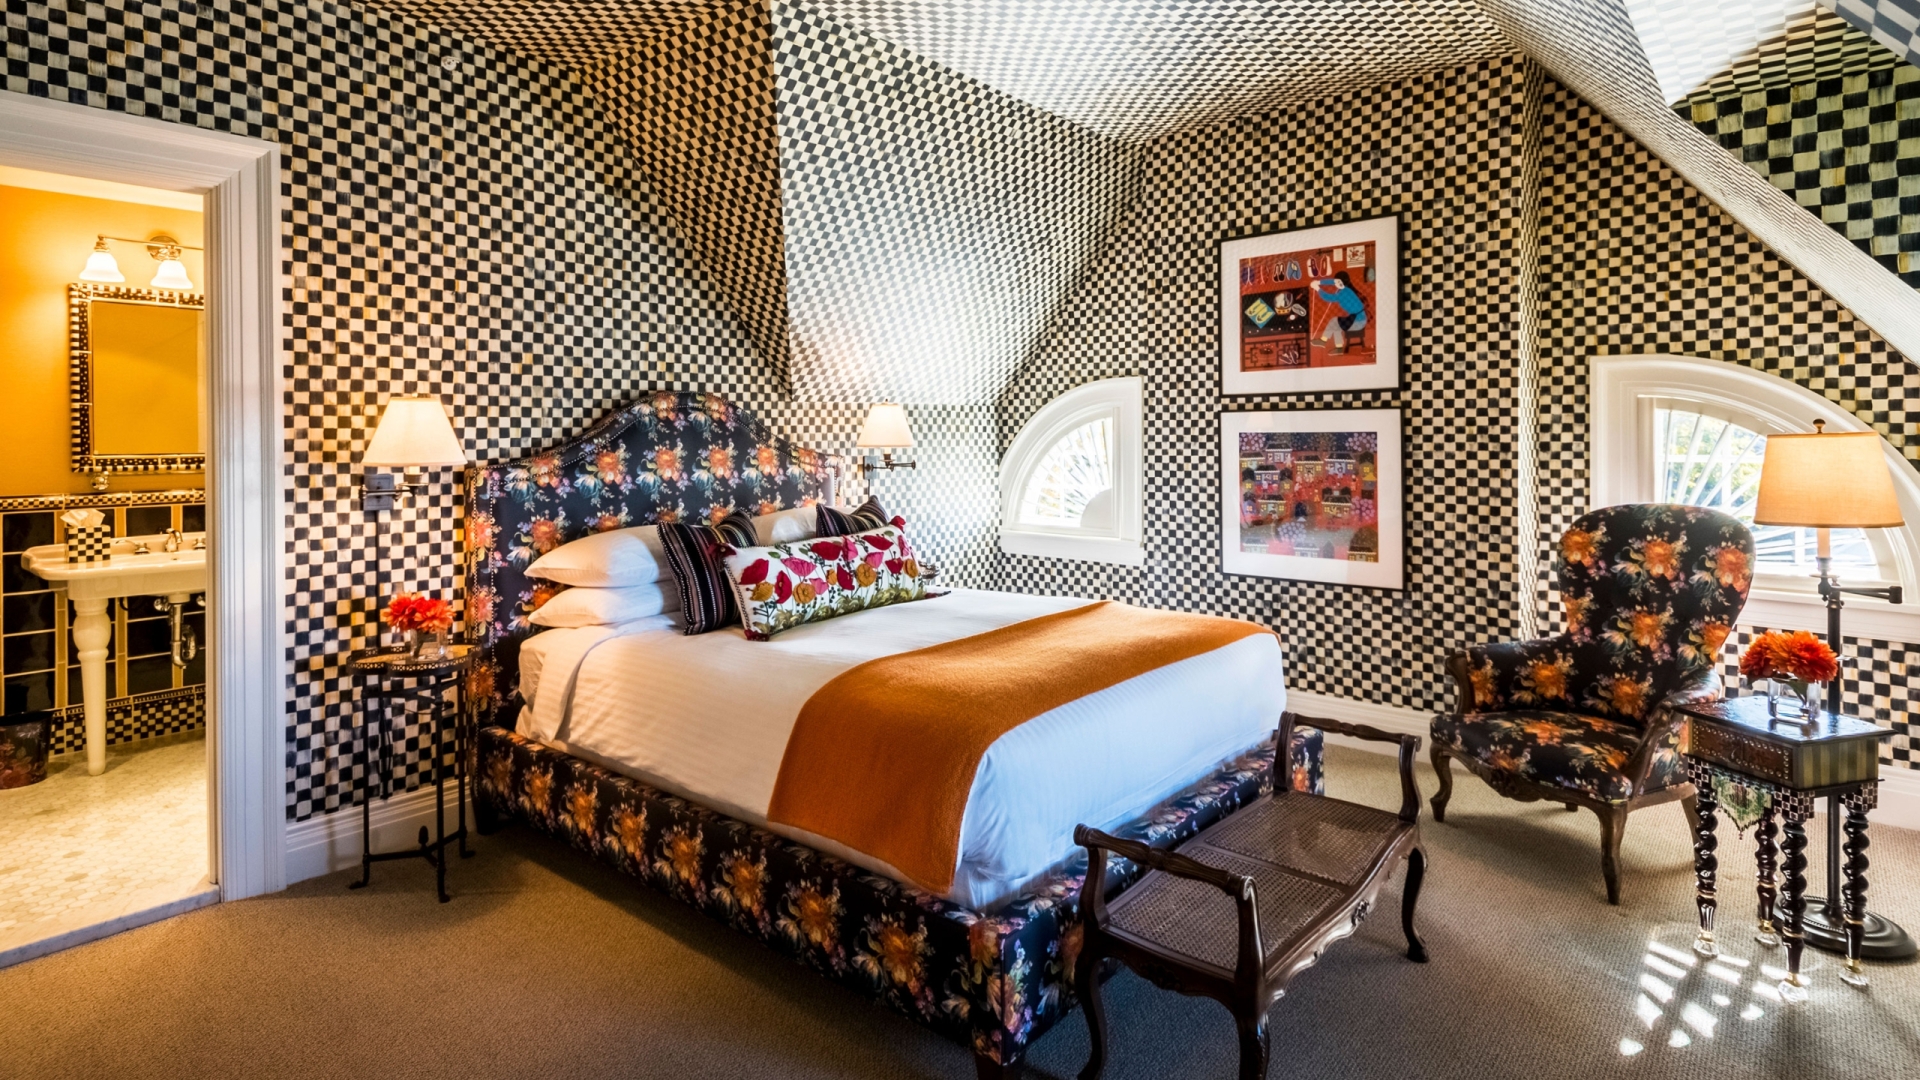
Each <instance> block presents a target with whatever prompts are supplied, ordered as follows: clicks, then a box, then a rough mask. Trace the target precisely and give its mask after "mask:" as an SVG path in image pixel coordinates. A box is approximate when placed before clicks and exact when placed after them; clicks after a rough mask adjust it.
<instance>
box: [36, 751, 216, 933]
mask: <svg viewBox="0 0 1920 1080" xmlns="http://www.w3.org/2000/svg"><path fill="white" fill-rule="evenodd" d="M206 876H207V741H206V732H205V731H204V730H202V731H195V732H189V733H186V734H182V735H174V736H168V737H166V738H164V739H153V740H149V741H146V742H141V743H135V744H130V745H127V746H118V747H113V748H111V749H109V750H108V751H107V771H106V772H105V773H103V774H102V775H100V776H89V775H88V774H87V762H86V755H85V754H69V755H64V756H62V757H59V758H56V759H54V760H53V762H52V763H51V764H50V765H49V766H48V769H47V779H46V780H45V781H43V782H41V783H38V784H34V785H32V786H31V787H24V788H16V789H13V790H10V791H0V956H4V955H7V954H8V953H10V952H14V951H16V950H19V949H20V948H21V947H23V946H27V945H30V944H32V943H34V942H39V941H42V940H44V939H47V938H53V937H59V936H61V935H68V934H72V933H73V932H75V931H77V930H80V929H82V928H84V927H89V926H93V925H95V924H100V923H110V922H114V921H116V920H122V919H125V918H126V917H127V916H129V915H132V914H135V913H138V912H142V911H146V910H148V909H151V908H155V907H159V906H161V905H166V904H169V903H173V902H176V901H180V900H182V899H183V898H185V897H189V896H193V895H195V894H197V893H201V892H204V891H205V890H206V889H208V888H209V886H208V885H207V884H206Z"/></svg>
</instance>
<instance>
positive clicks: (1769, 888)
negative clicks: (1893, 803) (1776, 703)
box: [1680, 697, 1893, 1002]
mask: <svg viewBox="0 0 1920 1080" xmlns="http://www.w3.org/2000/svg"><path fill="white" fill-rule="evenodd" d="M1680 711H1681V713H1682V714H1683V715H1684V716H1685V718H1686V726H1685V728H1684V729H1683V731H1682V733H1681V737H1680V753H1681V754H1682V755H1684V758H1685V763H1686V768H1687V776H1688V778H1689V779H1690V780H1692V781H1693V784H1694V787H1696V788H1697V789H1699V804H1700V828H1699V832H1698V833H1697V834H1696V835H1695V838H1694V848H1693V872H1694V878H1695V883H1696V893H1697V900H1698V904H1699V908H1700V935H1699V937H1698V938H1697V939H1696V940H1695V941H1694V945H1693V947H1694V950H1695V951H1696V952H1699V953H1701V954H1702V955H1705V956H1714V955H1718V953H1719V947H1718V946H1717V945H1716V944H1715V943H1714V937H1713V929H1714V928H1713V922H1714V912H1715V908H1716V899H1715V893H1714V871H1715V870H1716V869H1718V866H1719V860H1718V859H1716V858H1715V857H1714V850H1715V848H1716V847H1717V846H1718V841H1717V840H1716V839H1715V837H1714V829H1715V813H1716V811H1718V810H1719V809H1721V808H1722V807H1723V806H1724V807H1725V808H1726V809H1727V810H1728V812H1729V814H1730V816H1731V817H1732V818H1733V820H1734V823H1735V825H1736V826H1739V827H1741V828H1744V827H1745V826H1746V825H1748V824H1756V825H1757V826H1758V827H1757V828H1756V830H1755V836H1756V838H1757V839H1758V841H1759V845H1760V847H1759V851H1758V853H1757V858H1758V862H1759V875H1758V876H1759V899H1760V915H1759V930H1758V932H1757V933H1756V934H1755V935H1754V936H1755V939H1756V940H1758V941H1759V942H1760V943H1761V944H1763V945H1779V944H1784V945H1786V947H1787V977H1786V979H1784V980H1783V981H1782V982H1781V983H1780V996H1781V998H1782V999H1784V1000H1786V1001H1788V1002H1799V1001H1805V1000H1806V997H1807V990H1806V986H1807V984H1806V980H1805V979H1804V978H1802V976H1801V974H1800V954H1801V952H1802V950H1803V949H1804V948H1805V946H1806V923H1805V920H1806V912H1807V877H1806V869H1807V830H1806V824H1807V819H1809V818H1811V817H1812V816H1813V804H1814V800H1815V799H1818V798H1821V797H1823V796H1827V797H1832V798H1834V799H1835V800H1836V805H1838V806H1842V807H1844V808H1845V809H1846V815H1847V821H1846V833H1847V840H1846V859H1847V861H1846V886H1845V888H1844V889H1843V890H1841V892H1842V897H1843V899H1844V908H1845V910H1844V919H1845V923H1846V929H1847V966H1846V970H1845V971H1844V972H1842V973H1841V976H1840V978H1841V980H1842V981H1844V982H1846V983H1848V984H1849V985H1852V986H1857V987H1864V986H1866V985H1867V976H1866V974H1865V973H1864V972H1863V971H1861V970H1860V942H1861V934H1862V924H1863V920H1864V919H1865V916H1866V911H1867V876H1866V871H1867V855H1866V852H1867V812H1868V811H1869V810H1872V809H1873V808H1874V806H1875V804H1876V802H1877V800H1878V793H1879V788H1880V760H1879V744H1880V740H1882V739H1887V738H1891V737H1892V736H1893V733H1892V732H1891V731H1885V730H1882V729H1881V728H1879V727H1877V726H1875V725H1873V724H1870V723H1868V722H1866V721H1864V720H1859V719H1856V718H1854V717H1851V716H1838V715H1834V714H1832V713H1823V714H1822V715H1821V716H1820V717H1819V718H1818V719H1816V720H1815V721H1813V722H1812V723H1809V724H1803V723H1801V722H1800V721H1799V720H1798V719H1796V718H1790V717H1781V718H1774V717H1770V716H1769V715H1768V714H1767V702H1766V699H1764V698H1760V697H1741V698H1730V699H1728V700H1725V701H1716V702H1711V703H1707V704H1702V705H1688V706H1684V707H1682V708H1681V710H1680ZM1776 817H1778V818H1779V819H1780V821H1781V830H1782V831H1783V832H1784V833H1785V838H1784V840H1783V841H1782V842H1781V843H1780V846H1779V848H1778V850H1777V851H1776V849H1775V846H1774V836H1775V831H1774V820H1775V818H1776ZM1781 856H1784V861H1782V860H1781V858H1780V857H1781ZM1781 872H1784V874H1785V881H1784V882H1783V883H1782V884H1783V885H1784V893H1782V892H1780V891H1779V890H1777V889H1776V884H1775V874H1776V873H1781ZM1776 903H1777V904H1778V907H1777V909H1776ZM1776 910H1777V913H1778V916H1779V924H1778V925H1777V926H1776V922H1775V917H1776Z"/></svg>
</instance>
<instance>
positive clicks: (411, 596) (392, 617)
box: [380, 593, 453, 656]
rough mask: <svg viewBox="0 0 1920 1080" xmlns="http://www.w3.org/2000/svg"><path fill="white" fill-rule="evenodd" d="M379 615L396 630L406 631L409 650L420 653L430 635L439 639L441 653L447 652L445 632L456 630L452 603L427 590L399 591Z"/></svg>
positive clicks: (414, 653)
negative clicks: (428, 592) (430, 593)
mask: <svg viewBox="0 0 1920 1080" xmlns="http://www.w3.org/2000/svg"><path fill="white" fill-rule="evenodd" d="M380 618H381V619H382V620H384V621H385V622H386V624H387V625H388V626H391V627H393V628H394V629H395V630H404V631H406V633H407V650H408V651H409V652H411V653H412V654H413V655H415V656H418V655H420V649H421V646H422V644H424V641H425V637H426V635H427V634H432V635H434V637H435V638H437V639H438V640H439V645H440V652H441V655H445V653H446V634H447V631H448V630H451V629H453V605H452V604H449V603H447V602H446V601H445V600H442V599H440V598H439V597H437V596H427V595H426V594H424V593H400V594H399V595H397V596H395V597H394V598H393V601H392V602H391V603H389V604H388V605H387V610H386V611H384V612H382V613H381V615H380Z"/></svg>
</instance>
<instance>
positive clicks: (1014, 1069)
mask: <svg viewBox="0 0 1920 1080" xmlns="http://www.w3.org/2000/svg"><path fill="white" fill-rule="evenodd" d="M973 1069H974V1072H975V1073H976V1074H978V1075H979V1077H980V1080H1020V1074H1021V1073H1023V1072H1025V1071H1026V1069H1027V1066H1026V1063H1025V1062H1022V1061H1016V1062H1014V1063H1013V1064H1011V1065H1002V1064H1000V1063H999V1062H997V1061H995V1060H993V1059H992V1058H990V1057H988V1056H987V1055H985V1054H983V1053H981V1052H980V1051H978V1050H975V1051H974V1052H973Z"/></svg>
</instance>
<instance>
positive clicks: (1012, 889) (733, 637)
mask: <svg viewBox="0 0 1920 1080" xmlns="http://www.w3.org/2000/svg"><path fill="white" fill-rule="evenodd" d="M1086 603H1087V601H1085V600H1070V599H1058V598H1052V597H1039V596H1024V595H1019V594H1014V593H999V592H984V591H979V590H972V589H955V590H954V591H953V592H952V594H951V595H948V596H946V597H943V598H940V599H935V600H925V601H920V602H917V603H911V604H899V605H895V606H892V607H885V608H880V609H877V610H873V611H865V612H861V613H859V614H855V615H849V616H843V617H841V618H837V619H829V620H827V621H825V622H820V623H812V624H809V625H806V626H801V627H797V628H795V629H792V630H788V631H786V632H785V633H782V634H780V635H779V636H778V637H776V638H774V639H773V640H771V641H748V640H747V639H746V636H745V635H744V634H742V633H741V632H740V630H739V629H737V628H735V629H731V630H721V631H716V632H714V633H710V634H702V635H698V636H693V637H688V636H685V635H683V634H680V633H679V632H678V631H675V630H673V629H672V628H670V627H667V626H664V625H661V624H660V623H658V622H648V623H640V624H632V625H628V626H625V627H581V628H577V629H561V630H548V631H546V632H544V633H540V634H537V635H535V636H534V637H532V638H530V639H529V640H528V641H527V643H526V644H525V645H524V646H523V647H522V648H521V651H520V689H521V694H522V696H523V697H524V698H525V700H526V701H527V703H528V705H527V707H526V708H525V709H523V710H522V711H521V714H520V727H519V730H520V733H521V734H522V735H525V736H527V737H529V738H532V739H535V740H538V741H540V742H544V743H546V744H548V745H551V746H553V747H555V748H557V749H560V750H563V751H565V752H567V753H570V754H574V755H576V756H579V757H582V758H586V759H588V760H592V761H597V762H599V763H600V764H602V765H605V766H607V767H608V768H612V769H615V770H617V771H619V772H621V773H624V774H626V775H629V776H633V777H636V778H638V779H640V780H643V781H645V782H647V783H650V784H653V785H655V786H658V787H660V788H662V789H664V790H667V791H670V792H673V793H675V794H678V795H681V796H684V797H686V798H690V799H693V800H695V801H697V802H700V803H702V804H704V805H706V806H709V807H712V808H713V809H715V810H718V811H720V812H722V813H725V814H728V815H730V816H733V817H736V818H739V819H741V820H744V821H748V822H752V823H753V824H755V825H759V826H762V827H765V828H768V829H771V830H773V831H775V832H778V833H782V834H784V835H786V836H789V837H791V838H793V839H796V840H799V841H801V842H803V843H806V844H808V845H810V846H813V847H816V848H818V849H820V850H823V851H826V852H829V853H831V854H834V855H837V856H839V857H841V858H845V859H847V860H848V861H850V862H853V863H855V864H856V865H859V866H863V867H865V868H867V869H869V870H873V871H875V872H876V873H881V874H885V875H887V876H888V877H893V878H896V879H901V878H902V875H901V874H899V873H898V872H897V871H895V870H893V868H892V867H890V866H888V865H887V864H885V863H883V862H881V861H879V860H877V859H874V858H872V857H871V856H868V855H865V854H863V853H861V852H858V851H851V850H848V849H847V848H845V847H844V846H842V845H839V844H836V843H834V842H833V841H830V840H827V839H826V838H824V837H819V836H815V835H813V834H811V833H808V832H806V831H804V830H799V829H792V828H787V827H783V826H779V825H772V824H769V823H768V822H767V818H766V814H767V807H768V806H769V805H770V803H771V801H772V797H773V788H774V782H775V781H776V779H777V778H778V777H779V773H780V762H781V758H782V757H783V755H784V754H785V752H786V746H787V737H788V735H789V734H790V733H791V731H792V730H793V725H794V722H795V720H796V719H797V718H798V717H799V715H800V709H801V706H803V705H804V704H805V703H806V701H807V699H808V698H809V697H811V696H812V695H813V692H814V691H815V690H818V689H819V688H820V687H821V686H823V685H825V684H826V682H827V681H828V680H830V679H832V678H833V677H834V676H836V675H838V674H840V673H841V672H842V671H845V670H847V669H848V668H850V667H853V666H854V665H856V664H860V663H863V662H865V661H867V660H872V659H876V658H878V657H881V656H889V655H892V654H895V653H901V652H907V651H909V650H913V649H919V648H925V647H926V646H929V645H937V644H939V643H941V642H944V641H952V640H955V639H957V638H962V637H968V636H971V635H973V634H978V633H983V632H985V631H988V630H992V629H995V628H997V627H1001V626H1007V625H1010V624H1012V623H1016V622H1019V621H1021V620H1024V619H1030V618H1034V617H1036V616H1039V615H1045V614H1049V613H1051V612H1056V611H1065V610H1068V609H1070V608H1075V607H1079V606H1082V605H1084V604H1086ZM1280 663H1281V657H1280V648H1279V643H1278V641H1277V640H1276V639H1275V638H1274V637H1273V636H1272V635H1270V634H1256V635H1252V636H1250V637H1247V638H1243V639H1241V640H1240V641H1237V642H1235V643H1233V644H1231V645H1227V646H1224V647H1222V648H1219V649H1216V650H1214V651H1212V652H1210V653H1206V654H1203V655H1201V656H1196V657H1193V658H1191V659H1188V660H1184V661H1181V662H1180V663H1177V664H1172V665H1169V666H1167V667H1164V668H1160V669H1159V670H1156V671H1151V672H1148V673H1146V674H1144V675H1141V676H1138V677H1137V678H1133V679H1130V680H1127V681H1126V682H1123V683H1120V684H1118V685H1116V686H1112V687H1109V688H1107V689H1106V690H1103V691H1100V692H1099V693H1097V694H1091V695H1088V696H1087V697H1084V698H1081V699H1079V700H1077V701H1074V702H1071V703H1069V704H1066V705H1063V706H1061V707H1059V708H1057V709H1054V710H1052V711H1051V712H1047V713H1043V714H1042V715H1040V716H1038V717H1035V718H1034V719H1032V720H1030V721H1028V722H1027V723H1025V724H1022V725H1021V726H1019V727H1017V728H1015V729H1013V730H1012V731H1009V732H1008V733H1007V734H1005V735H1003V736H1001V737H1000V739H999V740H998V741H996V742H995V743H994V744H993V745H992V746H991V747H989V748H988V750H987V753H986V756H985V757H984V758H982V759H981V762H980V768H979V771H978V772H977V773H976V774H975V776H974V781H973V789H972V792H971V794H970V795H969V797H968V802H967V810H966V815H965V817H964V818H963V819H962V824H961V830H960V862H959V866H958V867H957V868H956V872H955V875H954V883H953V888H952V890H951V891H950V892H949V893H948V894H947V896H948V898H949V899H951V900H953V901H955V902H956V903H960V904H963V905H966V906H968V907H973V908H976V909H982V910H985V909H990V908H991V907H992V906H994V905H995V904H998V903H999V902H1001V901H1002V900H1005V899H1009V898H1011V897H1013V896H1014V895H1017V894H1018V893H1019V891H1020V890H1021V889H1022V888H1023V887H1024V886H1026V885H1027V884H1028V883H1030V882H1032V881H1033V880H1034V879H1035V878H1038V877H1039V876H1041V875H1043V874H1045V873H1046V872H1047V871H1048V870H1049V869H1051V868H1053V867H1054V866H1056V865H1058V864H1059V863H1060V861H1061V860H1062V859H1064V858H1065V857H1066V856H1067V855H1068V854H1070V853H1071V851H1072V849H1073V827H1074V825H1076V824H1078V823H1081V822H1085V823H1088V824H1092V825H1095V826H1111V825H1116V824H1119V823H1122V822H1125V821H1128V820H1131V819H1133V818H1136V817H1138V816H1139V815H1140V814H1141V813H1142V812H1144V811H1145V810H1147V809H1148V808H1150V807H1151V806H1153V804H1155V803H1157V802H1159V801H1161V800H1162V799H1164V798H1166V797H1168V796H1169V795H1172V794H1174V793H1175V792H1177V791H1179V790H1180V789H1182V788H1184V787H1186V786H1187V785H1189V784H1191V783H1193V782H1194V781H1196V780H1198V779H1200V778H1201V777H1203V776H1205V775H1206V774H1207V773H1208V772H1209V771H1211V770H1212V769H1213V768H1214V767H1216V766H1217V765H1219V764H1220V763H1221V762H1223V761H1226V760H1228V759H1230V758H1232V757H1234V756H1236V755H1238V754H1240V753H1242V752H1244V751H1246V750H1247V749H1248V748H1250V747H1253V746H1255V745H1257V744H1258V743H1260V742H1261V741H1262V740H1264V739H1267V738H1270V737H1271V736H1272V732H1273V729H1274V728H1275V726H1277V724H1278V722H1279V718H1280V713H1281V711H1282V710H1283V709H1285V707H1286V690H1285V688H1284V686H1283V683H1282V678H1281V667H1280Z"/></svg>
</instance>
